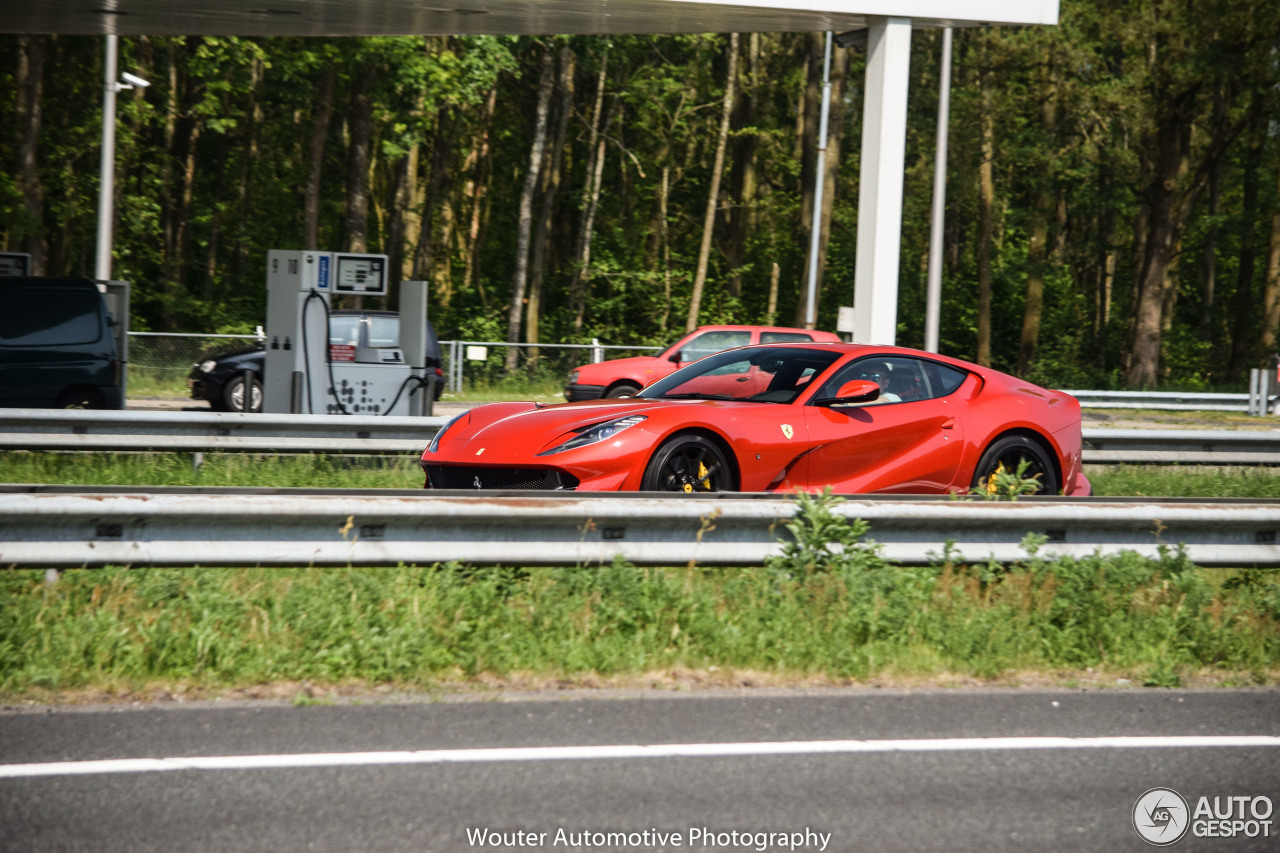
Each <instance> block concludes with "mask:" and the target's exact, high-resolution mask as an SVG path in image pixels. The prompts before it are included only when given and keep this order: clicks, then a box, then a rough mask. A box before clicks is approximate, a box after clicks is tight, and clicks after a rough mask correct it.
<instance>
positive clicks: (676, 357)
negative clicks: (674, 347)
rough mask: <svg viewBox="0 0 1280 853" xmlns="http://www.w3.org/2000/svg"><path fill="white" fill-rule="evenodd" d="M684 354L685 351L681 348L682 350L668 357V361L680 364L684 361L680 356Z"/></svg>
mask: <svg viewBox="0 0 1280 853" xmlns="http://www.w3.org/2000/svg"><path fill="white" fill-rule="evenodd" d="M682 355H684V351H683V350H681V351H680V352H677V353H675V354H674V355H671V356H669V357H668V358H667V361H669V362H671V363H672V364H679V363H680V362H681V361H682V359H681V358H680V356H682Z"/></svg>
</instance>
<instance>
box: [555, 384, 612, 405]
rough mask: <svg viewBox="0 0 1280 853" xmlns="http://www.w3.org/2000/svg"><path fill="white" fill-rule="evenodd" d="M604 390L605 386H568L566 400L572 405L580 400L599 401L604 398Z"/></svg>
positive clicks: (565, 392) (566, 387) (565, 388)
mask: <svg viewBox="0 0 1280 853" xmlns="http://www.w3.org/2000/svg"><path fill="white" fill-rule="evenodd" d="M604 389H605V386H603V385H566V386H564V398H565V399H566V400H568V401H569V402H570V403H576V402H578V401H579V400H599V399H600V398H601V397H603V396H604Z"/></svg>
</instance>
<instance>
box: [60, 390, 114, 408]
mask: <svg viewBox="0 0 1280 853" xmlns="http://www.w3.org/2000/svg"><path fill="white" fill-rule="evenodd" d="M106 405H107V401H106V400H105V399H104V398H103V396H102V394H101V393H100V392H99V391H98V390H97V389H96V388H70V389H68V390H66V391H63V392H62V393H61V394H59V395H58V399H57V400H55V401H54V402H53V407H54V408H55V409H102V408H106Z"/></svg>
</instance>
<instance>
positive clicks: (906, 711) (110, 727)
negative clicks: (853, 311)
mask: <svg viewBox="0 0 1280 853" xmlns="http://www.w3.org/2000/svg"><path fill="white" fill-rule="evenodd" d="M603 695H608V696H610V698H601V697H599V696H598V697H595V698H580V697H577V696H575V697H573V698H568V699H562V698H556V697H551V698H545V697H544V698H541V699H538V700H536V701H524V700H521V701H511V700H505V701H438V702H404V703H400V704H351V705H341V706H309V707H291V706H288V705H279V704H241V705H226V706H224V705H222V704H220V703H209V704H203V705H194V706H186V705H178V704H169V705H166V706H163V707H160V706H153V707H141V706H132V707H109V708H107V707H97V708H87V709H37V710H31V709H24V710H13V709H10V710H3V711H0V850H4V851H37V850H92V851H148V850H165V851H169V850H181V851H203V850H216V851H292V850H317V851H401V850H404V851H464V850H516V849H523V850H548V851H551V850H643V851H658V850H742V851H746V850H790V849H796V850H822V849H824V847H823V845H824V844H825V850H832V851H861V850H871V851H878V850H947V851H957V850H981V851H990V850H1055V851H1058V850H1062V851H1067V850H1081V851H1098V850H1145V849H1148V847H1149V845H1147V844H1146V843H1145V842H1144V841H1143V840H1142V839H1141V838H1140V837H1139V835H1138V834H1137V832H1136V831H1135V829H1134V827H1133V825H1132V822H1131V813H1132V810H1133V807H1134V803H1135V801H1136V800H1137V799H1138V798H1139V796H1141V795H1142V794H1143V793H1144V792H1146V791H1148V790H1149V789H1151V788H1155V787H1168V788H1171V789H1173V790H1175V791H1177V792H1179V793H1180V794H1181V795H1182V796H1183V797H1185V798H1186V800H1187V802H1188V804H1189V808H1190V809H1194V808H1195V807H1196V803H1197V801H1198V798H1199V797H1201V796H1205V797H1208V798H1209V802H1211V803H1212V802H1213V801H1214V800H1213V798H1214V797H1218V798H1224V797H1229V796H1242V797H1249V798H1255V797H1267V798H1269V803H1268V804H1267V808H1270V805H1269V804H1271V803H1277V802H1280V742H1277V741H1272V742H1271V743H1269V744H1265V745H1261V746H1258V745H1252V746H1229V747H1222V746H1193V747H1181V746H1176V745H1161V746H1154V745H1146V744H1149V743H1154V741H1146V740H1143V741H1140V742H1137V743H1141V744H1143V745H1130V746H1128V747H1124V748H1113V747H1104V748H1099V747H1097V746H1092V747H1090V748H1057V747H1054V748H1027V747H1028V746H1029V745H1030V744H1029V742H1027V741H1024V740H1021V739H1024V738H1033V737H1060V738H1096V737H1132V738H1155V737H1159V736H1169V737H1187V736H1200V737H1203V736H1239V735H1264V736H1269V737H1272V738H1275V737H1277V736H1280V691H1276V690H1248V691H1231V690H1219V691H1169V690H1160V691H1152V690H1140V689H1135V690H1108V691H1091V692H1083V691H1060V690H1059V691H1044V690H1017V691H1013V690H1010V691H1004V690H978V691H969V690H965V691H938V690H924V691H880V690H868V689H859V690H850V691H843V690H831V691H819V692H796V691H769V692H760V691H755V692H747V693H743V694H741V695H735V694H723V693H694V694H682V695H674V694H671V693H653V694H633V695H626V696H618V695H616V694H603ZM370 701H372V700H370ZM994 737H999V738H1012V739H1015V740H1010V741H1006V742H1004V744H1005V745H1003V746H1002V747H1001V748H999V749H979V750H974V749H971V748H970V746H971V745H972V744H973V743H974V742H973V741H972V740H970V739H974V738H994ZM897 739H908V740H911V741H916V742H917V743H916V744H915V746H916V747H922V748H919V749H913V750H910V751H903V750H901V749H898V750H895V751H888V752H879V751H870V752H868V751H858V750H861V749H862V748H861V747H859V746H858V745H857V744H855V745H854V747H853V749H854V750H855V751H851V752H850V751H846V752H834V753H829V752H821V751H815V749H818V748H820V747H821V744H819V745H818V747H813V748H811V747H810V746H805V747H803V749H804V750H805V751H804V752H802V753H800V754H795V755H787V754H760V753H761V752H766V753H767V752H768V750H767V749H766V750H760V749H758V748H757V746H756V745H758V744H760V743H766V742H786V743H812V742H830V741H851V740H852V741H862V742H866V743H868V744H870V745H872V746H875V745H877V744H883V742H884V741H888V740H897ZM925 739H940V740H935V741H931V742H929V743H924V742H923V741H924V740H925ZM941 739H964V740H941ZM726 743H732V744H748V745H749V746H745V747H734V749H738V750H739V751H741V752H742V753H743V754H740V755H725V754H724V752H725V751H726V748H725V747H723V746H722V745H723V744H726ZM619 744H623V745H627V744H640V745H643V744H680V745H684V746H682V747H680V748H681V749H684V750H686V751H690V752H696V751H698V750H705V751H706V752H707V753H708V754H706V755H682V756H677V757H653V756H651V755H641V756H639V757H636V756H631V755H625V754H623V755H618V754H616V753H618V752H619V750H608V751H606V752H605V753H604V754H601V752H600V750H599V748H601V747H609V746H610V745H619ZM694 744H701V745H703V746H698V747H694V746H691V745H694ZM500 747H508V748H510V747H520V748H533V750H532V751H525V752H521V753H503V755H502V758H501V760H484V759H485V758H491V757H492V756H490V755H489V754H487V753H476V752H471V750H479V749H492V748H500ZM553 747H584V748H596V751H591V750H589V749H583V750H579V751H578V752H576V753H574V754H575V755H577V757H575V758H566V757H563V755H562V754H561V753H558V752H552V753H550V754H549V755H548V754H547V753H546V752H545V751H539V750H546V749H547V748H553ZM875 748H879V747H875ZM406 750H413V751H418V750H421V751H427V752H423V753H419V754H418V755H419V757H421V756H429V757H430V759H429V763H403V764H399V763H388V761H398V760H401V759H400V758H397V757H396V756H403V755H404V754H405V753H404V752H403V751H406ZM436 750H454V751H459V752H450V753H447V754H443V753H437V752H435V751H436ZM622 752H625V750H623V751H622ZM335 753H336V754H340V760H350V761H351V762H352V763H351V764H347V765H334V764H333V761H334V759H333V756H332V754H335ZM355 753H358V754H360V755H356V756H353V755H352V754H355ZM318 754H319V755H320V756H321V758H320V759H316V758H303V757H302V756H316V755H318ZM388 755H390V756H392V758H391V759H388V758H387V756H388ZM441 755H446V756H448V757H449V759H450V760H448V761H441V760H437V757H438V756H441ZM196 756H252V757H254V758H253V759H252V760H250V761H246V760H242V759H227V760H226V763H227V764H229V765H230V766H229V767H227V768H226V769H177V770H164V771H157V770H154V769H140V770H137V772H93V773H87V774H82V775H71V774H67V773H66V772H65V771H64V770H63V769H61V768H56V769H54V770H49V769H48V768H45V769H42V770H40V771H39V773H40V774H41V775H34V776H30V777H23V778H12V777H9V778H6V777H5V773H6V772H9V773H12V770H13V767H14V766H16V765H32V764H39V763H47V762H83V761H92V760H110V759H136V758H182V757H187V758H192V757H196ZM326 756H327V757H326ZM611 756H612V757H611ZM264 757H267V758H264ZM255 761H256V762H258V763H259V764H261V763H263V762H276V763H278V764H280V765H281V766H271V767H262V766H259V767H256V768H246V767H245V764H253V762H255ZM308 761H318V762H319V763H320V764H321V765H322V766H301V767H299V766H292V765H297V764H305V763H306V762H308ZM415 761H416V759H415ZM111 766H112V767H116V765H111ZM117 769H119V768H118V767H117ZM1219 803H1226V801H1225V800H1222V799H1220V800H1219ZM1224 807H1225V806H1224ZM1249 807H1251V808H1254V809H1255V810H1261V809H1262V808H1263V802H1262V801H1261V800H1250V801H1249ZM1268 819H1269V820H1270V821H1271V826H1269V827H1268V830H1269V831H1270V833H1271V835H1270V836H1269V837H1263V836H1261V835H1260V834H1259V835H1257V836H1256V837H1253V838H1249V837H1247V836H1245V835H1243V834H1241V835H1239V836H1238V837H1235V838H1204V837H1201V838H1197V837H1194V836H1193V835H1192V834H1191V833H1188V834H1187V835H1186V836H1185V837H1184V838H1182V840H1181V841H1179V842H1177V844H1176V845H1174V847H1173V849H1175V850H1184V849H1185V850H1211V851H1213V850H1221V851H1237V850H1277V849H1280V842H1278V841H1277V838H1276V835H1277V834H1278V833H1280V813H1278V814H1275V815H1273V816H1271V815H1269V816H1268ZM486 830H487V831H501V832H504V833H506V837H505V838H504V839H496V840H497V841H498V843H474V839H473V838H472V837H469V836H474V835H475V834H477V833H479V832H482V831H486ZM521 830H523V831H525V832H526V833H527V834H525V835H520V834H518V833H519V832H520V831H521ZM1254 830H1255V832H1259V833H1260V832H1261V831H1262V829H1261V824H1260V823H1259V824H1258V825H1257V826H1255V827H1254ZM646 831H647V833H648V834H647V835H646ZM735 831H736V832H738V833H739V835H738V836H736V837H735V836H733V834H732V833H734V832H735ZM561 832H563V833H564V836H563V838H562V839H561V840H560V843H557V835H558V834H560V833H561ZM584 832H585V833H586V835H585V836H583V835H582V833H584ZM608 832H614V833H622V834H623V836H621V837H620V836H615V837H614V838H613V839H612V842H613V843H610V841H611V839H610V838H609V837H608V836H606V835H603V833H608ZM760 833H766V835H765V836H761V835H759V834H760ZM768 833H784V834H786V835H783V836H781V837H779V836H770V835H767V834H768ZM793 833H794V834H795V835H794V836H792V835H790V834H793ZM806 833H808V834H807V835H806ZM708 835H709V836H710V840H711V841H712V842H714V843H712V844H707V843H705V842H706V840H707V837H708ZM626 836H630V837H626ZM490 838H491V840H495V839H492V837H490ZM677 841H678V842H680V843H679V844H678V845H677V844H676V843H675V842H677ZM522 842H523V843H522ZM575 842H576V843H575ZM691 842H692V843H691ZM796 842H798V843H797V844H796V846H794V848H793V847H792V844H793V843H796Z"/></svg>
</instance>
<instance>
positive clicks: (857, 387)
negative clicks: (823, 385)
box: [814, 379, 880, 406]
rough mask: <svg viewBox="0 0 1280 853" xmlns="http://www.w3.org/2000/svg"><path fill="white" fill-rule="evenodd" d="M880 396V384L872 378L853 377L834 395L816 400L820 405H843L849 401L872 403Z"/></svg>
mask: <svg viewBox="0 0 1280 853" xmlns="http://www.w3.org/2000/svg"><path fill="white" fill-rule="evenodd" d="M879 396H880V385H879V384H877V383H875V382H872V381H871V380H870V379H853V380H851V381H849V382H846V383H844V384H843V385H841V386H840V390H839V391H837V392H836V395H835V396H834V397H827V398H826V399H823V400H815V401H814V402H815V403H816V404H817V405H819V406H842V405H845V404H848V403H870V402H871V401H872V400H874V399H876V398H877V397H879Z"/></svg>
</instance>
